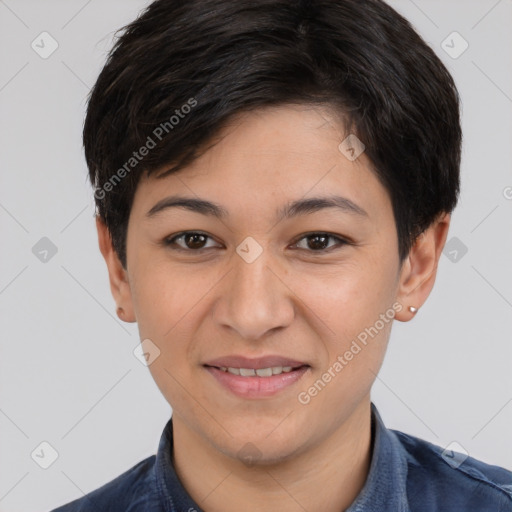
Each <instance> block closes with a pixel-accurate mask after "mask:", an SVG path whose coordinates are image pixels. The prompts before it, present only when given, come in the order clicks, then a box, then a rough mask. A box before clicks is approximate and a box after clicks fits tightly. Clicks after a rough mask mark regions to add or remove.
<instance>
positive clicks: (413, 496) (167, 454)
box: [52, 404, 512, 512]
mask: <svg viewBox="0 0 512 512" xmlns="http://www.w3.org/2000/svg"><path fill="white" fill-rule="evenodd" d="M372 446H373V451H372V460H371V465H370V471H369V474H368V477H367V480H366V483H365V485H364V487H363V489H362V490H361V492H360V493H359V495H358V497H357V498H356V500H355V501H354V502H353V503H352V505H351V506H350V507H349V508H348V509H347V510H346V512H477V511H478V512H512V472H510V471H508V470H506V469H503V468H500V467H497V466H491V465H489V464H485V463H483V462H481V461H478V460H476V459H474V458H472V457H468V458H466V459H465V460H464V461H463V462H462V463H461V464H460V465H459V464H458V463H459V462H460V459H458V458H457V457H458V456H457V455H456V454H455V457H453V455H454V454H453V453H452V452H446V453H445V455H444V456H443V448H441V447H439V446H436V445H433V444H431V443H428V442H426V441H423V440H421V439H418V438H416V437H413V436H410V435H407V434H404V433H402V432H398V431H396V430H390V429H387V428H386V427H385V426H384V423H383V422H382V419H381V417H380V415H379V413H378V411H377V409H376V407H375V405H374V404H372ZM172 448H173V437H172V418H171V419H170V420H169V421H168V423H167V425H166V426H165V429H164V431H163V433H162V437H161V439H160V443H159V447H158V452H157V454H156V455H152V456H151V457H148V458H147V459H144V460H143V461H141V462H139V463H138V464H136V465H135V466H133V467H132V468H131V469H129V470H128V471H126V472H125V473H123V474H121V475H120V476H118V477H117V478H115V479H114V480H112V481H110V482H108V483H107V484H105V485H103V486H102V487H100V488H98V489H96V490H94V491H92V492H90V493H89V494H87V495H85V496H83V497H81V498H79V499H77V500H75V501H72V502H71V503H68V504H66V505H63V506H61V507H59V508H57V509H54V510H53V511H52V512H86V511H87V512H93V511H101V512H121V511H122V512H135V511H137V512H139V511H140V512H202V509H201V508H200V507H199V505H197V504H196V503H195V502H194V501H193V500H192V498H191V497H190V496H189V495H188V493H187V491H186V490H185V488H184V487H183V485H182V484H181V482H180V481H179V480H178V477H177V475H176V472H175V471H174V467H173V465H172V461H171V453H172ZM310 512H315V511H310Z"/></svg>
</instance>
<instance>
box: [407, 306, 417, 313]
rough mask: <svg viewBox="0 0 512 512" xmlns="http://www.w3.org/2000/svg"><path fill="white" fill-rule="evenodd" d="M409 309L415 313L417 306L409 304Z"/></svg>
mask: <svg viewBox="0 0 512 512" xmlns="http://www.w3.org/2000/svg"><path fill="white" fill-rule="evenodd" d="M409 311H410V312H411V313H416V312H417V311H418V308H415V307H414V306H409Z"/></svg>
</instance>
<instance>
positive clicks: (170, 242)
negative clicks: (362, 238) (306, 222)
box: [163, 231, 353, 254]
mask: <svg viewBox="0 0 512 512" xmlns="http://www.w3.org/2000/svg"><path fill="white" fill-rule="evenodd" d="M186 235H202V236H204V237H206V238H207V239H210V240H213V239H212V237H211V236H209V235H207V234H206V233H202V232H201V231H182V232H181V233H178V234H177V235H173V236H171V237H168V238H165V239H164V241H163V244H164V245H165V246H166V247H169V248H171V249H172V250H174V251H180V252H189V253H191V252H195V253H202V252H203V251H207V250H208V249H215V247H202V248H201V249H189V248H183V247H179V246H176V240H179V239H180V238H183V237H185V236H186ZM318 235H320V236H324V237H327V238H329V239H334V240H337V241H338V243H337V248H338V249H339V248H341V247H343V246H344V245H353V242H350V241H349V240H347V239H344V238H341V237H339V236H337V235H332V234H330V233H326V232H324V231H313V232H309V233H305V234H303V235H302V236H301V237H300V238H298V239H297V240H296V241H295V242H294V245H296V244H297V243H298V242H300V241H301V240H304V239H307V238H310V237H313V236H318ZM333 247H334V248H336V246H331V247H327V248H325V249H319V250H316V251H315V250H312V249H299V250H303V251H307V252H309V253H312V254H325V253H330V252H331V251H332V250H333Z"/></svg>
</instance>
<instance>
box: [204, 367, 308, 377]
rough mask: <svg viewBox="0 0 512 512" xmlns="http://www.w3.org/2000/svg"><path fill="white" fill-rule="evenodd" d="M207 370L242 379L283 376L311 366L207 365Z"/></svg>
mask: <svg viewBox="0 0 512 512" xmlns="http://www.w3.org/2000/svg"><path fill="white" fill-rule="evenodd" d="M205 366H206V367H207V368H216V369H217V370H221V371H223V372H225V373H231V374H232V375H239V376H241V377H272V376H273V375H281V374H283V373H290V372H293V371H295V370H299V369H301V368H309V365H306V364H304V365H300V366H296V367H293V366H270V367H267V368H235V367H231V366H211V365H205Z"/></svg>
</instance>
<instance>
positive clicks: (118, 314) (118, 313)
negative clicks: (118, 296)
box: [116, 307, 124, 320]
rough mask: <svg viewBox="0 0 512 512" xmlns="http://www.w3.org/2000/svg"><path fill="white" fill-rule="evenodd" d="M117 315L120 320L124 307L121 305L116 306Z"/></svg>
mask: <svg viewBox="0 0 512 512" xmlns="http://www.w3.org/2000/svg"><path fill="white" fill-rule="evenodd" d="M116 313H117V316H118V317H119V318H120V319H121V320H122V318H121V317H122V315H124V309H123V308H122V307H118V308H117V310H116Z"/></svg>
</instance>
